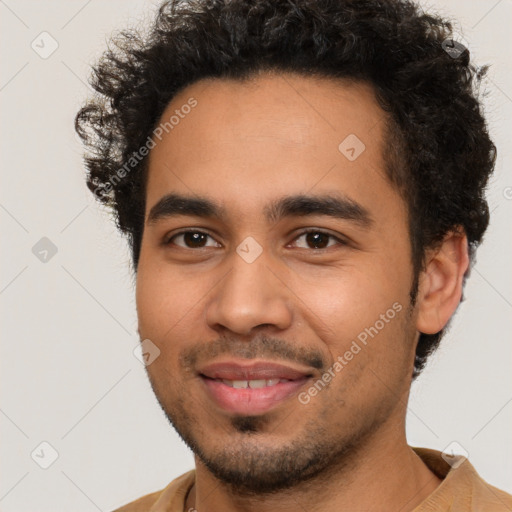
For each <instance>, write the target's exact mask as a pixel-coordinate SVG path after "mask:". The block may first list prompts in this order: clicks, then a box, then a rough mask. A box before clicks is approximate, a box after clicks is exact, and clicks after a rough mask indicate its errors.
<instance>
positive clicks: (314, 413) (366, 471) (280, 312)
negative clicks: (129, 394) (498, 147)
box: [76, 0, 512, 512]
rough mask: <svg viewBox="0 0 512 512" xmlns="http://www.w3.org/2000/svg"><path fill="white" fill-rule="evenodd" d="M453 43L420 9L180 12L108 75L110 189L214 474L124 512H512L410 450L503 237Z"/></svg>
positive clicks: (106, 176) (157, 372)
mask: <svg viewBox="0 0 512 512" xmlns="http://www.w3.org/2000/svg"><path fill="white" fill-rule="evenodd" d="M452 37H453V36H452V33H451V26H450V24H449V23H448V22H447V21H445V20H442V19H440V18H437V17H435V16H429V15H426V14H423V13H422V12H421V11H420V10H419V8H418V7H417V6H415V5H414V4H412V3H409V2H404V1H399V0H386V1H382V0H358V1H351V0H340V1H337V2H328V1H325V0H293V1H292V0H289V1H276V0H272V1H270V0H263V1H260V0H258V1H257V2H256V1H251V0H230V1H227V0H220V1H207V0H202V1H196V2H187V3H179V2H170V3H166V4H164V5H163V6H162V7H161V8H160V11H159V15H158V18H157V20H156V22H155V25H154V26H153V28H152V31H151V33H150V34H149V35H147V36H146V37H139V36H138V35H137V34H136V33H135V32H130V33H125V34H124V35H122V36H120V37H119V39H118V40H117V49H116V50H109V51H108V52H107V53H106V54H105V55H104V57H103V59H102V60H101V61H100V63H99V64H98V65H97V66H96V72H95V78H94V83H93V85H94V87H95V88H96V90H97V91H98V92H99V93H100V97H99V98H96V99H95V100H94V101H91V102H90V103H88V104H87V105H86V106H85V107H84V108H83V109H82V110H81V111H80V112H79V114H78V116H77V120H76V124H77V130H78V132H79V134H80V135H81V136H82V137H83V139H84V140H85V142H86V143H87V144H88V145H89V147H90V150H91V153H90V154H89V155H88V157H87V159H86V162H87V166H88V171H89V172H88V186H89V188H90V189H91V190H92V191H93V192H94V193H95V195H96V196H97V197H98V199H99V200H100V201H102V202H103V203H106V204H108V205H110V206H111V207H112V208H113V209H114V212H115V213H116V216H117V222H118V225H119V227H120V229H121V230H122V231H123V232H124V233H125V234H126V235H127V236H128V239H129V242H130V245H131V249H132V255H133V263H134V270H135V272H136V277H137V290H136V299H137V311H138V320H139V334H140V337H141V340H142V344H143V350H144V352H145V354H146V356H147V367H146V369H147V372H148V376H149V379H150V381H151V385H152V387H153V390H154V392H155V394H156V396H157V398H158V401H159V403H160V405H161V407H162V409H163V411H164V412H165V414H166V415H167V417H168V418H169V421H170V422H171V423H172V425H173V426H174V428H175V429H176V430H177V432H178V433H179V435H180V436H181V437H182V438H183V440H184V441H185V442H186V443H187V444H188V446H189V447H190V448H191V449H192V451H193V452H194V455H195V463H196V468H195V470H193V471H190V472H188V473H186V474H184V475H182V476H181V477H179V478H178V479H176V480H174V481H173V482H171V483H170V484H169V486H168V487H166V488H165V489H163V490H162V491H159V492H156V493H153V494H150V495H147V496H144V497H142V498H140V499H139V500H137V501H135V502H132V503H130V504H128V505H125V506H123V507H121V508H120V509H118V510H119V511H124V512H127V511H139V510H140V511H143V510H144V511H148V510H150V511H153V512H156V511H164V510H165V511H173V512H175V511H182V510H197V511H199V512H203V511H204V512H210V511H221V510H222V511H225V512H227V511H242V510H243V511H253V510H258V511H259V512H261V511H267V510H268V511H270V510H280V511H288V510H289V511H296V510H323V511H331V510H332V511H334V510H347V511H356V510H357V511H359V510H365V511H370V510H371V511H388V510H389V511H398V510H400V511H412V510H414V511H427V510H428V511H432V510H436V511H437V510H456V511H474V510H475V511H476V510H485V511H487V510H489V511H502V510H511V509H512V496H510V495H508V494H506V493H505V492H503V491H501V490H499V489H497V488H495V487H493V486H491V485H489V484H488V483H486V482H485V481H484V480H483V479H482V478H481V477H480V476H479V475H478V474H477V472H476V471H475V469H474V468H473V466H472V465H471V464H470V462H469V461H468V460H467V459H464V458H461V457H457V456H454V457H453V460H451V459H450V457H449V456H445V455H444V454H441V453H440V452H437V451H434V450H429V449H425V448H411V447H410V446H409V445H408V444H407V440H406V436H405V416H406V407H407V400H408V396H409V391H410V386H411V382H412V380H413V379H415V378H416V377H417V376H418V375H419V373H420V372H421V370H422V368H423V367H424V365H425V362H426V360H427V358H428V356H429V355H430V354H431V353H432V351H433V350H434V349H435V348H436V347H437V345H438V344H439V341H440V338H441V335H442V333H443V330H444V329H445V327H446V325H447V324H448V322H449V320H450V318H451V317H452V315H453V314H454V312H455V311H456V309H457V306H458V305H459V303H460V301H461V297H462V290H463V286H464V282H465V277H466V276H467V273H468V270H469V268H470V265H471V263H472V261H473V256H474V253H475V250H476V247H477V246H478V244H479V243H480V241H481V239H482V236H483V233H484V231H485V229H486V227H487V224H488V220H489V214H488V207H487V203H486V201H485V198H484V189H485V186H486V183H487V180H488V178H489V176H490V174H491V172H492V170H493V167H494V160H495V148H494V145H493V143H492V142H491V140H490V139H489V136H488V133H487V130H486V124H485V120H484V119H483V116H482V114H481V111H480V105H479V102H478V99H477V98H476V97H475V95H474V93H473V86H474V84H475V82H477V81H478V80H479V79H480V78H481V76H482V75H483V74H484V73H485V69H483V70H482V69H480V70H477V69H475V68H474V66H473V65H471V64H470V61H469V52H468V51H467V49H465V48H464V47H463V46H461V45H460V44H459V43H457V42H455V41H453V39H452Z"/></svg>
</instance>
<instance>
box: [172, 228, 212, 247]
mask: <svg viewBox="0 0 512 512" xmlns="http://www.w3.org/2000/svg"><path fill="white" fill-rule="evenodd" d="M208 238H211V239H212V240H213V238H212V237H211V236H210V235H208V234H207V233H203V232H202V231H181V232H180V233H176V234H175V235H173V236H172V237H171V238H169V239H168V240H167V242H166V244H171V243H172V244H174V245H177V246H178V247H184V248H186V249H202V248H203V247H219V244H216V242H215V243H214V245H213V246H212V245H209V246H208V245H206V243H207V241H208ZM176 240H180V241H181V243H176Z"/></svg>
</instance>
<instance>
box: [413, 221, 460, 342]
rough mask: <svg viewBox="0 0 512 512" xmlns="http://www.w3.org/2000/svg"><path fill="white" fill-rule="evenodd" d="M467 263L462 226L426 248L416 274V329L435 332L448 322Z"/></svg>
mask: <svg viewBox="0 0 512 512" xmlns="http://www.w3.org/2000/svg"><path fill="white" fill-rule="evenodd" d="M468 266H469V256H468V239H467V236H466V235H465V233H464V232H463V231H462V230H461V231H451V232H449V233H448V234H447V235H446V236H445V238H444V239H443V242H442V244H441V245H440V246H439V247H437V248H436V249H435V250H432V251H430V252H427V262H426V266H425V269H424V270H423V271H422V272H421V274H420V278H419V288H418V300H417V304H418V306H417V307H418V316H417V321H416V329H417V330H418V331H419V332H422V333H424V334H436V333H438V332H439V331H440V330H441V329H443V328H444V326H445V325H446V324H447V323H448V320H450V317H451V316H452V315H453V313H455V310H456V309H457V306H458V305H459V303H460V300H461V297H462V283H463V277H464V274H465V272H466V270H467V269H468Z"/></svg>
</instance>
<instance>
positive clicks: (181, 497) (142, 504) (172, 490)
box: [113, 469, 195, 512]
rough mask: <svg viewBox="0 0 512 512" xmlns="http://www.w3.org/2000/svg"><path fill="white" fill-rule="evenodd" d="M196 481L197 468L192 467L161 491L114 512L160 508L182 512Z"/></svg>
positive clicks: (145, 510) (157, 509) (144, 510)
mask: <svg viewBox="0 0 512 512" xmlns="http://www.w3.org/2000/svg"><path fill="white" fill-rule="evenodd" d="M194 481H195V470H194V469H192V470H191V471H188V472H187V473H184V474H183V475H181V476H179V477H178V478H176V479H174V480H173V481H172V482H171V483H170V484H169V485H168V486H167V487H165V488H164V489H162V490H161V491H156V492H153V493H151V494H146V495H145V496H142V497H141V498H139V499H137V500H135V501H131V502H130V503H127V504H126V505H123V506H122V507H120V508H116V509H115V510H114V511H113V512H151V511H154V512H159V511H160V510H162V511H163V510H165V511H168V512H174V511H179V512H182V510H183V508H184V506H185V499H186V497H187V494H188V492H189V490H190V489H191V487H192V485H193V484H194Z"/></svg>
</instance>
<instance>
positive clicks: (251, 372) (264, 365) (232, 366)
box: [198, 361, 311, 380]
mask: <svg viewBox="0 0 512 512" xmlns="http://www.w3.org/2000/svg"><path fill="white" fill-rule="evenodd" d="M198 373H199V374H200V375H203V376H205V377H209V378H211V379H226V380H270V379H288V380H297V379H302V378H304V377H310V376H311V372H310V371H308V370H304V369H297V368H292V367H291V366H288V365H284V364H278V363H274V362H270V361H259V362H256V363H249V364H248V363H245V364H244V363H240V362H235V361H219V362H216V363H211V364H208V365H206V366H204V367H202V368H201V369H200V370H199V371H198Z"/></svg>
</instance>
